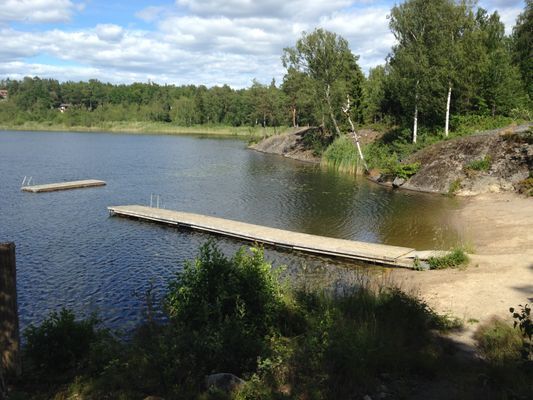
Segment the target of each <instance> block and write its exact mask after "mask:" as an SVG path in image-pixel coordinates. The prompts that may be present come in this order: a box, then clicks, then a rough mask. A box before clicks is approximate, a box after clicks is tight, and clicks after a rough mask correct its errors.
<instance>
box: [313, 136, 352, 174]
mask: <svg viewBox="0 0 533 400" xmlns="http://www.w3.org/2000/svg"><path fill="white" fill-rule="evenodd" d="M321 165H323V166H325V167H327V168H331V169H334V170H336V171H340V172H347V173H351V174H356V173H357V170H358V169H359V168H360V167H361V166H362V164H360V163H359V155H358V154H357V148H356V147H355V144H354V143H353V142H352V141H351V140H350V139H349V138H348V137H346V136H341V137H339V138H337V139H335V141H334V142H333V143H332V144H331V145H330V146H329V147H328V148H327V149H326V151H325V152H324V154H323V156H322V162H321Z"/></svg>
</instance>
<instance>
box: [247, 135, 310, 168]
mask: <svg viewBox="0 0 533 400" xmlns="http://www.w3.org/2000/svg"><path fill="white" fill-rule="evenodd" d="M318 129H320V128H316V127H305V128H297V129H294V130H291V131H288V132H285V133H282V134H281V135H275V136H270V137H267V138H266V139H263V140H261V141H260V142H259V143H254V144H252V145H250V146H249V147H250V148H251V149H253V150H257V151H261V152H263V153H269V154H279V155H281V156H284V157H288V158H293V159H295V160H300V161H307V162H313V163H320V156H317V155H315V154H314V152H313V149H312V148H311V146H310V144H309V143H308V142H307V141H306V140H305V137H306V135H310V134H313V132H314V131H316V130H318Z"/></svg>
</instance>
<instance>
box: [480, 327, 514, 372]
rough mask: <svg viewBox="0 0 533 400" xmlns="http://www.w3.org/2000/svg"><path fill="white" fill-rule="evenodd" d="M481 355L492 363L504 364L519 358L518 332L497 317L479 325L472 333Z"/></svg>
mask: <svg viewBox="0 0 533 400" xmlns="http://www.w3.org/2000/svg"><path fill="white" fill-rule="evenodd" d="M474 339H475V341H476V344H477V347H478V349H479V351H480V353H481V355H482V356H483V357H484V358H485V359H486V360H487V361H488V362H490V363H492V364H494V365H504V364H506V363H509V362H515V361H518V360H519V359H520V350H521V349H522V338H521V337H520V333H519V332H518V331H516V330H515V329H513V327H511V326H510V325H509V324H507V323H506V322H505V321H503V320H501V319H499V318H492V319H491V320H489V321H488V322H486V323H484V324H482V325H480V326H479V327H478V329H477V330H476V332H475V334H474Z"/></svg>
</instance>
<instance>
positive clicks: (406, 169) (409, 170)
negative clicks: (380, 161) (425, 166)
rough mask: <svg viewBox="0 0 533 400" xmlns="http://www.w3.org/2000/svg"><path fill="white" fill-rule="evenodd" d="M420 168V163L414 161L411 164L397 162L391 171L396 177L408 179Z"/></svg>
mask: <svg viewBox="0 0 533 400" xmlns="http://www.w3.org/2000/svg"><path fill="white" fill-rule="evenodd" d="M419 170H420V163H419V162H415V163H412V164H398V165H397V166H396V168H395V169H394V170H393V171H392V173H393V174H394V175H396V176H397V177H398V178H402V179H409V178H410V177H412V176H413V175H414V174H416V173H417V172H418V171H419Z"/></svg>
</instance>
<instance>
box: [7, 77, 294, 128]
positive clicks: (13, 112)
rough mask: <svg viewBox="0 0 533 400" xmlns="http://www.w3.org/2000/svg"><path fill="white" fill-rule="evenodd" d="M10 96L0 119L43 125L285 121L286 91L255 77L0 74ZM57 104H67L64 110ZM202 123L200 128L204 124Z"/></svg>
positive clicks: (269, 123) (237, 124)
mask: <svg viewBox="0 0 533 400" xmlns="http://www.w3.org/2000/svg"><path fill="white" fill-rule="evenodd" d="M0 88H2V89H4V88H5V89H7V90H8V91H9V100H8V101H3V102H0V125H4V126H8V127H12V126H18V125H23V124H24V123H27V122H39V123H40V124H41V125H40V126H43V124H44V125H46V124H50V125H52V126H65V127H86V128H91V127H99V128H102V127H104V128H105V127H106V126H108V125H109V124H113V123H117V122H122V123H124V122H129V123H134V122H142V123H152V124H161V125H166V126H167V128H168V127H172V126H177V125H179V126H182V127H191V126H195V125H198V124H202V125H207V126H211V125H225V126H233V127H240V126H248V127H252V126H259V125H261V126H263V127H266V126H269V127H271V126H282V125H286V124H288V123H289V120H288V118H287V117H288V116H287V113H286V112H285V103H286V98H285V93H284V92H283V91H282V90H280V89H279V88H278V87H276V85H275V82H274V81H273V82H272V83H271V84H270V85H268V86H267V85H262V84H260V83H259V82H256V81H254V84H253V85H252V87H250V88H248V89H240V90H235V89H232V88H230V87H229V86H227V85H224V86H214V87H212V88H209V89H208V88H206V87H205V86H192V85H188V86H174V85H164V86H160V85H157V84H153V83H148V84H143V83H134V84H132V85H111V84H105V83H102V82H99V81H96V80H90V81H89V82H64V83H59V82H58V81H57V80H53V79H40V78H24V79H23V80H22V81H16V80H9V79H8V80H1V81H0ZM60 104H68V105H69V107H68V109H67V110H66V111H65V112H63V113H62V112H60V111H59V106H60ZM204 129H205V128H204Z"/></svg>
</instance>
